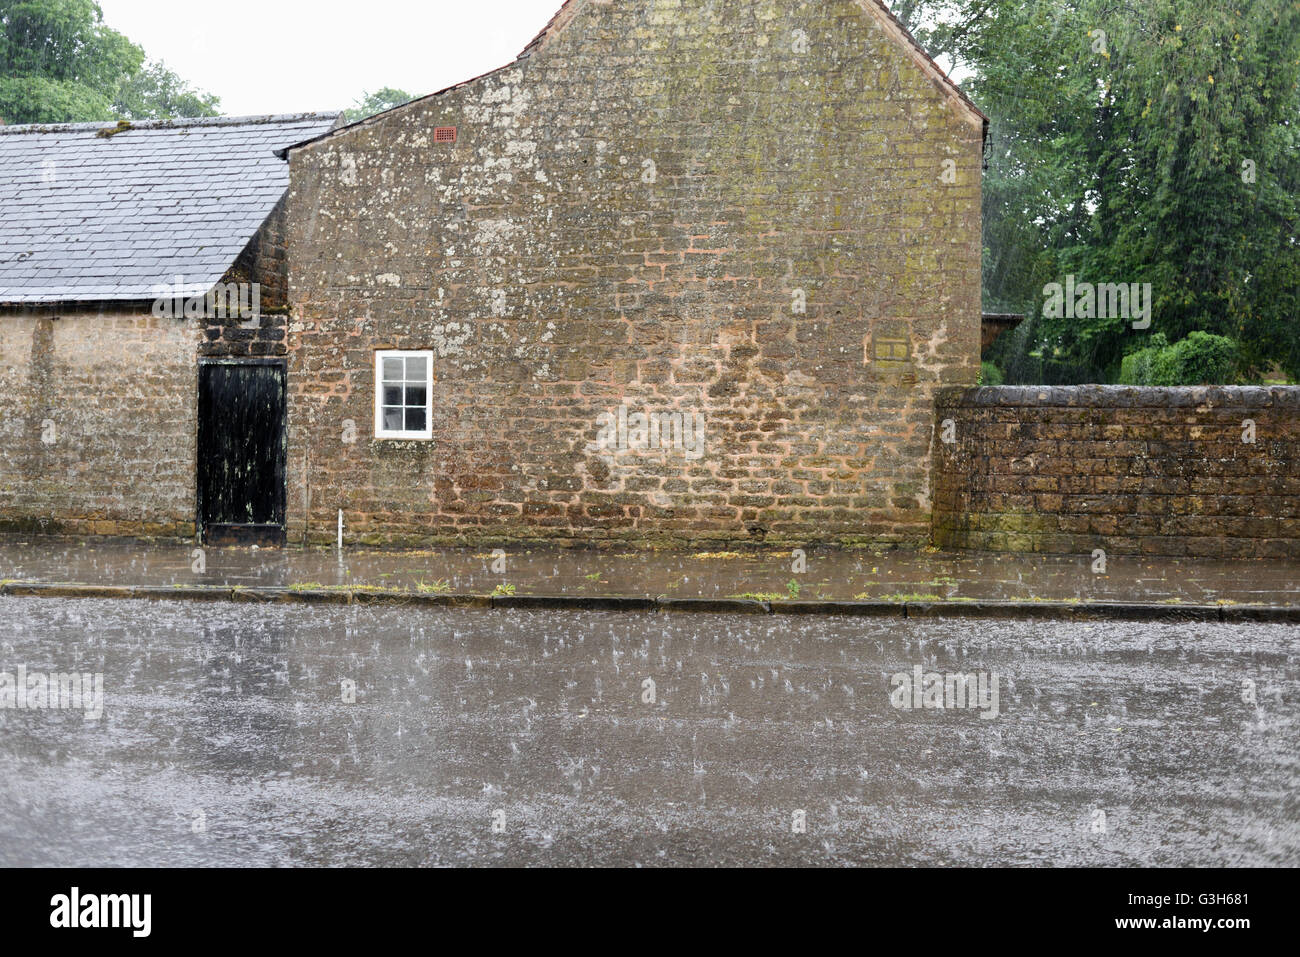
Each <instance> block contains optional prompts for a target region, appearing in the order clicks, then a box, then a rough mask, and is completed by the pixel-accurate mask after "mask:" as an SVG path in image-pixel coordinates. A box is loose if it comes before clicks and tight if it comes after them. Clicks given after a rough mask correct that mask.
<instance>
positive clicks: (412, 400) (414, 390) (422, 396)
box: [384, 385, 429, 406]
mask: <svg viewBox="0 0 1300 957" xmlns="http://www.w3.org/2000/svg"><path fill="white" fill-rule="evenodd" d="M428 395H429V390H428V389H426V388H425V387H424V386H422V385H408V386H407V387H406V404H407V405H420V406H422V405H424V404H425V402H426V400H427V398H428ZM384 401H385V402H387V401H388V400H387V399H385V400H384ZM394 404H396V403H394Z"/></svg>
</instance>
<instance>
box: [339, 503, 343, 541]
mask: <svg viewBox="0 0 1300 957" xmlns="http://www.w3.org/2000/svg"><path fill="white" fill-rule="evenodd" d="M342 547H343V509H339V548H342Z"/></svg>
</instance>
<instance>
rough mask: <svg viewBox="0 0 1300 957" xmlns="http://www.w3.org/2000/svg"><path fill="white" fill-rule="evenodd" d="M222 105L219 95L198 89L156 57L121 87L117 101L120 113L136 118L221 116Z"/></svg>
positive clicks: (162, 118) (117, 110) (114, 106)
mask: <svg viewBox="0 0 1300 957" xmlns="http://www.w3.org/2000/svg"><path fill="white" fill-rule="evenodd" d="M220 107H221V99H220V98H219V97H217V96H214V95H213V94H211V93H203V92H202V91H200V90H196V89H194V88H193V87H192V86H190V85H189V84H188V83H186V82H185V81H184V80H182V79H181V78H180V77H179V76H177V75H176V74H175V73H173V72H172V71H171V70H169V69H167V67H166V66H164V65H163V64H162V63H159V62H158V61H156V60H151V61H150V62H149V63H147V64H145V66H144V67H143V68H142V69H140V70H138V71H137V72H136V73H135V75H134V76H131V77H129V78H128V79H127V80H126V81H125V82H124V83H123V84H122V85H121V87H119V88H118V91H117V100H116V102H115V103H114V104H113V109H114V111H115V112H116V113H117V114H118V115H119V116H126V117H130V118H131V119H134V120H170V119H175V118H176V117H182V116H219V115H220V114H221V109H220Z"/></svg>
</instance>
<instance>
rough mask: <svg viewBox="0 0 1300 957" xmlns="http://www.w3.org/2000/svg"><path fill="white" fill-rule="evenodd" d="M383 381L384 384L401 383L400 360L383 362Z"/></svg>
mask: <svg viewBox="0 0 1300 957" xmlns="http://www.w3.org/2000/svg"><path fill="white" fill-rule="evenodd" d="M384 381H385V382H401V381H402V360H401V359H385V360H384Z"/></svg>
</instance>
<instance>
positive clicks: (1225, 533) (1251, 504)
mask: <svg viewBox="0 0 1300 957" xmlns="http://www.w3.org/2000/svg"><path fill="white" fill-rule="evenodd" d="M949 420H950V425H949V428H948V430H947V431H948V436H947V437H948V438H951V439H953V441H950V442H946V441H944V439H945V422H948V421H949ZM933 461H934V473H933V490H934V506H933V512H932V531H933V537H934V543H935V544H936V545H938V546H940V547H943V548H974V549H989V550H995V551H1043V552H1060V553H1073V552H1078V553H1091V552H1092V551H1093V550H1095V549H1098V548H1100V549H1104V550H1105V551H1106V552H1107V553H1108V554H1109V553H1114V554H1149V555H1185V556H1197V557H1213V558H1289V559H1296V558H1300V388H1298V387H1281V386H1279V387H1254V386H1242V387H1237V386H1205V387H1180V388H1139V387H1132V386H1050V387H1048V386H998V387H985V388H977V389H943V390H941V391H940V392H939V395H938V397H937V400H936V416H935V437H934V456H933Z"/></svg>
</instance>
